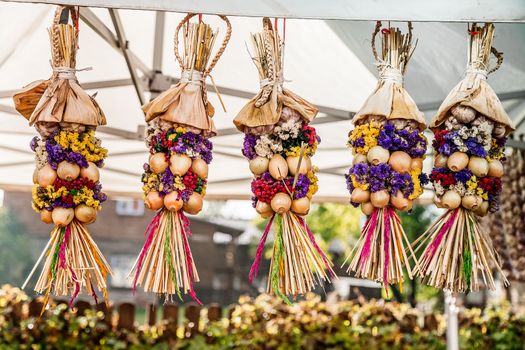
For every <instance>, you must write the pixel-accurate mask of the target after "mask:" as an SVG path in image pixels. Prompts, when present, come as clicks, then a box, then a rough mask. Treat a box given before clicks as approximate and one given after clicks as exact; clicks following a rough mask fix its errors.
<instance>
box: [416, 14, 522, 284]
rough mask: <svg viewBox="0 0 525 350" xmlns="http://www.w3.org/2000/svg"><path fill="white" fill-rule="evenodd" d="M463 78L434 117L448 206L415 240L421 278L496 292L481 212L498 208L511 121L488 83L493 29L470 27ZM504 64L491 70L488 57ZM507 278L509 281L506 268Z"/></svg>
mask: <svg viewBox="0 0 525 350" xmlns="http://www.w3.org/2000/svg"><path fill="white" fill-rule="evenodd" d="M469 33H470V45H469V59H468V66H467V70H466V73H465V77H464V78H463V80H461V81H460V83H459V84H458V85H456V87H454V89H452V91H451V92H450V93H449V95H448V96H447V98H446V99H445V101H444V102H443V103H442V104H441V107H440V108H439V110H438V113H437V114H436V116H435V117H434V118H433V120H432V123H431V125H430V128H431V129H432V130H433V131H434V142H433V147H434V151H435V153H436V156H435V162H434V169H433V171H432V174H431V176H430V178H431V180H432V184H433V186H434V190H435V194H436V196H435V198H434V202H435V203H436V205H437V206H438V207H442V208H445V209H447V211H446V212H445V213H444V214H443V215H442V216H441V217H439V218H438V219H437V220H436V221H435V222H434V223H433V224H432V225H431V226H430V228H429V229H428V230H427V231H426V232H425V233H424V234H423V235H422V237H420V239H419V240H418V241H417V242H415V244H416V249H417V250H423V248H424V250H423V253H422V254H421V257H420V260H419V266H420V275H421V277H422V279H423V281H424V282H425V283H427V284H429V285H431V286H434V287H436V288H444V289H448V290H451V291H453V292H465V291H475V290H478V289H479V286H480V284H481V281H480V278H482V279H483V282H484V284H485V285H486V286H487V287H488V288H489V289H492V290H493V289H495V283H494V277H493V275H492V268H495V269H496V270H497V271H499V272H501V273H502V269H501V267H500V264H499V262H498V260H499V259H498V256H497V253H496V251H495V250H494V248H493V246H492V242H491V239H490V237H489V235H488V233H487V232H486V231H485V229H484V228H483V227H482V225H480V222H479V218H478V216H484V215H486V214H487V212H494V211H496V210H498V207H499V196H500V192H501V176H502V175H503V164H502V161H503V160H504V159H505V154H504V146H505V142H506V136H507V134H508V133H509V132H510V131H511V130H513V126H512V122H511V121H510V119H509V117H508V115H507V113H506V112H505V110H504V109H503V106H502V105H501V102H500V101H499V99H498V97H497V96H496V94H495V93H494V91H493V90H492V88H491V87H490V86H489V85H488V83H487V81H486V78H487V75H488V74H489V73H491V72H493V71H495V70H496V69H497V68H498V67H499V66H500V65H501V63H502V55H501V54H500V53H499V52H497V51H496V50H495V49H494V48H493V47H492V40H493V36H494V26H493V25H492V24H486V25H485V26H483V27H479V26H477V25H475V24H474V25H473V26H472V27H471V28H470V32H469ZM491 52H492V53H494V54H495V55H496V57H497V58H498V65H497V66H496V67H495V68H493V69H490V70H489V67H488V66H489V58H490V54H491ZM502 278H503V281H504V283H508V281H507V279H506V277H505V276H504V274H503V273H502Z"/></svg>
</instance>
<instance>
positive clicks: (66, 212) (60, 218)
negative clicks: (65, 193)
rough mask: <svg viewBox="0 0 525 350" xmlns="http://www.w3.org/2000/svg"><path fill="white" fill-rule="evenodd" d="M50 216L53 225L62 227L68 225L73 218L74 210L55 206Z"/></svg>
mask: <svg viewBox="0 0 525 350" xmlns="http://www.w3.org/2000/svg"><path fill="white" fill-rule="evenodd" d="M51 217H52V218H53V222H54V223H55V225H57V226H61V227H64V226H67V225H69V223H70V222H71V221H72V220H73V218H74V217H75V211H74V210H73V208H62V207H56V208H55V209H53V211H52V212H51Z"/></svg>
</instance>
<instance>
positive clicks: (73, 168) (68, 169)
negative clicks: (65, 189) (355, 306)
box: [57, 160, 80, 181]
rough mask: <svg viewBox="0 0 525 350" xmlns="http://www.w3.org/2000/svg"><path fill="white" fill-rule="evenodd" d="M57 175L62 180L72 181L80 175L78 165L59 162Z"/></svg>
mask: <svg viewBox="0 0 525 350" xmlns="http://www.w3.org/2000/svg"><path fill="white" fill-rule="evenodd" d="M57 175H58V177H59V178H61V179H62V180H66V181H73V180H75V179H76V178H77V177H78V175H80V167H79V166H78V164H73V163H69V162H68V161H65V160H63V161H61V162H60V163H58V167H57Z"/></svg>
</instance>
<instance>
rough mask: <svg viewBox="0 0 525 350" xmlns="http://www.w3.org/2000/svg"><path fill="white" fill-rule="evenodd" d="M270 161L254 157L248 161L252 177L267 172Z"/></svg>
mask: <svg viewBox="0 0 525 350" xmlns="http://www.w3.org/2000/svg"><path fill="white" fill-rule="evenodd" d="M269 164H270V160H269V159H268V158H266V157H255V158H253V159H252V160H250V171H251V172H252V174H253V175H261V174H262V173H264V172H265V171H267V170H268V166H269Z"/></svg>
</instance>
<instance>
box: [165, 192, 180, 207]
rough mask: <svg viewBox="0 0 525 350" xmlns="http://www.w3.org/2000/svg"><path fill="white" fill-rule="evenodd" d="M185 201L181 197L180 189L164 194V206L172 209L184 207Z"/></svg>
mask: <svg viewBox="0 0 525 350" xmlns="http://www.w3.org/2000/svg"><path fill="white" fill-rule="evenodd" d="M183 204H184V202H183V201H182V198H179V192H178V191H171V192H170V193H168V194H167V195H165V196H164V206H165V207H166V209H168V210H170V211H178V210H180V209H181V208H182V206H183Z"/></svg>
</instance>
